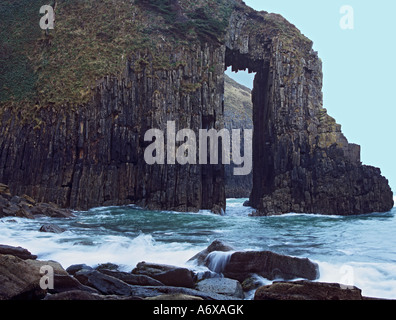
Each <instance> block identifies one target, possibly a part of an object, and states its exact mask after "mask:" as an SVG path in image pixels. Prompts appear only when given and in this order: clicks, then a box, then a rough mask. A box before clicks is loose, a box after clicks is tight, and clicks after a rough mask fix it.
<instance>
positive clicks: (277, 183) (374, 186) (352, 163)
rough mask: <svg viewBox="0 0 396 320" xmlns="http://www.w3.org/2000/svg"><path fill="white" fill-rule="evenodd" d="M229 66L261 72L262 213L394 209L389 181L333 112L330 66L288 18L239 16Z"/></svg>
mask: <svg viewBox="0 0 396 320" xmlns="http://www.w3.org/2000/svg"><path fill="white" fill-rule="evenodd" d="M226 46H227V52H226V65H227V66H232V68H233V69H234V70H241V69H249V71H254V72H257V75H256V77H255V81H254V89H253V94H252V95H253V98H252V99H253V123H254V137H253V144H254V145H253V166H254V168H253V190H252V193H251V196H250V204H251V205H252V206H253V207H255V208H257V212H256V214H258V215H274V214H282V213H288V212H296V213H322V214H336V215H349V214H363V213H369V212H377V211H389V210H390V209H391V208H392V207H393V199H392V191H391V189H390V187H389V185H388V181H387V180H386V179H385V178H384V177H383V176H381V172H380V170H379V169H377V168H373V167H369V166H364V165H362V163H361V162H360V146H358V145H354V144H350V143H348V141H347V139H346V138H345V136H344V135H343V134H342V132H341V126H340V125H338V124H337V123H336V121H335V120H334V119H333V118H332V117H330V116H329V115H328V114H327V110H326V109H325V108H323V98H322V63H321V60H320V59H319V58H318V55H317V53H316V52H314V51H313V50H312V42H311V41H310V40H308V39H307V38H305V37H304V36H303V35H301V33H300V32H299V31H298V30H297V29H296V28H295V27H294V26H293V25H291V24H290V23H289V22H287V21H286V20H285V19H284V18H282V17H281V16H279V15H275V14H268V13H265V12H261V13H257V12H254V11H249V10H248V9H246V8H244V9H242V8H240V10H238V9H237V10H235V11H234V13H233V15H232V17H231V21H230V28H229V33H228V37H227V40H226Z"/></svg>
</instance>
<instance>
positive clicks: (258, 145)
mask: <svg viewBox="0 0 396 320" xmlns="http://www.w3.org/2000/svg"><path fill="white" fill-rule="evenodd" d="M225 62H226V68H227V72H226V75H227V74H229V72H230V71H233V72H241V71H246V70H247V72H249V74H254V80H253V84H252V90H251V116H252V120H251V122H250V125H251V127H252V128H253V146H252V149H253V170H252V173H251V175H250V176H249V177H245V178H239V177H230V174H229V172H228V171H227V168H226V195H227V197H229V196H230V195H233V194H232V190H229V192H228V194H227V189H230V185H231V186H233V185H237V184H238V183H239V185H240V186H241V187H242V188H245V193H243V192H240V195H244V196H246V197H249V198H250V204H251V205H254V204H255V200H256V199H260V198H261V197H262V196H263V195H264V194H265V193H269V192H270V190H271V187H273V179H274V176H273V172H274V170H273V168H272V167H271V164H273V161H272V159H271V156H272V155H271V154H272V151H271V145H272V143H271V139H272V138H273V135H274V133H273V132H271V129H270V127H269V122H270V121H269V120H270V117H271V112H270V110H271V108H270V106H269V95H270V89H271V83H270V77H269V72H270V66H269V62H266V61H265V60H258V61H255V60H253V59H251V58H250V57H248V55H245V54H241V53H240V51H237V50H231V49H229V48H227V49H226V60H225ZM226 80H227V78H226ZM225 93H226V91H225ZM226 110H227V107H225V115H226ZM225 118H227V117H226V116H225ZM230 181H231V182H232V183H230ZM247 186H248V189H249V191H248V192H246V187H247ZM236 195H238V194H236Z"/></svg>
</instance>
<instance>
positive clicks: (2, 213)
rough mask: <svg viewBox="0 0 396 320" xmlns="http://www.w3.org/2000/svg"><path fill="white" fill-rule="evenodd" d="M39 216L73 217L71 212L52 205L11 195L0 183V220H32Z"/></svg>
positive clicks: (24, 196)
mask: <svg viewBox="0 0 396 320" xmlns="http://www.w3.org/2000/svg"><path fill="white" fill-rule="evenodd" d="M39 216H47V217H52V218H70V217H73V213H72V211H71V210H69V209H64V208H60V207H59V206H57V205H56V204H54V203H41V202H37V201H35V200H34V199H32V198H31V197H29V196H28V195H22V196H17V195H12V194H11V192H10V188H9V187H8V186H7V185H5V184H3V183H0V218H3V217H19V218H28V219H34V218H36V217H39Z"/></svg>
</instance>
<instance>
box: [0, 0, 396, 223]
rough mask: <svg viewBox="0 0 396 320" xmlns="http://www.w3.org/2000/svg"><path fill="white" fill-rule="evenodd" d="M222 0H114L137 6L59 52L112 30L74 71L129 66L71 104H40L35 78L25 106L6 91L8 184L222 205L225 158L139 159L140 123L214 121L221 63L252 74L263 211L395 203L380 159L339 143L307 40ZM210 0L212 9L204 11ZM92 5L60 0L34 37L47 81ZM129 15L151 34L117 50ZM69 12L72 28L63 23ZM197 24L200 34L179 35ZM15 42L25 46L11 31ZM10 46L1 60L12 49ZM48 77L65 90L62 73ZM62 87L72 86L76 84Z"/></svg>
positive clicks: (61, 200)
mask: <svg viewBox="0 0 396 320" xmlns="http://www.w3.org/2000/svg"><path fill="white" fill-rule="evenodd" d="M90 3H91V4H92V5H93V6H99V7H98V8H100V6H101V4H99V3H97V2H94V1H88V2H87V3H86V5H85V6H84V7H82V8H81V10H87V8H88V7H89V5H90ZM230 3H231V2H228V1H220V0H218V1H216V2H215V3H210V4H209V3H206V2H205V1H197V2H196V3H195V4H194V5H192V4H191V3H190V2H189V1H182V0H172V1H166V2H161V1H151V0H150V1H149V0H139V1H135V2H133V3H131V2H129V1H120V3H119V5H120V8H121V4H122V5H123V6H126V8H128V10H121V11H119V12H117V13H116V14H115V15H116V16H120V15H122V14H125V13H127V14H129V13H130V12H131V13H133V17H128V19H124V20H123V22H124V23H123V24H120V25H119V26H117V28H110V29H109V28H107V25H105V23H103V30H97V31H96V30H95V33H94V39H95V40H94V41H93V42H92V43H85V44H83V45H84V46H85V49H86V50H85V51H84V50H81V52H80V53H79V55H78V56H76V57H75V60H73V61H72V62H70V61H67V66H68V67H69V68H73V65H72V63H76V65H75V67H76V68H77V67H78V68H80V67H81V66H80V65H78V63H79V61H80V60H79V59H80V58H81V57H82V56H84V54H85V52H89V48H90V46H91V45H94V44H95V43H96V42H95V41H104V43H103V45H102V47H105V48H109V49H108V50H113V49H112V48H113V47H112V46H110V43H111V41H110V40H111V39H112V37H113V38H114V39H117V41H118V42H117V43H119V46H118V47H117V46H115V47H114V50H115V52H114V53H113V52H111V53H112V54H108V52H106V51H104V52H102V55H106V54H108V58H107V59H108V60H105V61H104V62H103V61H100V59H101V58H102V57H101V56H98V57H91V56H86V55H85V56H84V59H86V60H84V61H88V63H86V62H85V63H86V65H84V67H85V68H83V71H84V70H86V69H88V70H89V68H90V66H91V65H96V64H99V63H102V64H103V65H106V63H107V62H108V63H112V62H113V60H117V61H118V63H121V62H122V63H123V65H124V67H123V71H122V72H120V73H118V74H116V75H106V74H103V75H102V76H101V78H99V79H96V84H95V85H92V86H91V87H83V88H82V89H81V92H80V94H81V96H82V97H86V96H88V97H90V98H89V99H87V100H86V101H85V102H84V103H79V104H73V103H72V102H69V101H71V100H69V99H68V97H64V99H65V102H64V103H63V104H62V103H61V102H59V101H60V100H62V97H55V98H53V99H52V100H51V101H53V102H49V103H46V104H45V106H43V105H42V103H43V104H44V102H43V101H46V100H45V99H44V100H43V93H42V92H44V91H40V90H38V92H37V101H36V100H34V99H32V100H31V104H30V106H29V108H30V109H29V110H28V111H27V110H26V108H25V110H23V108H22V107H21V108H22V109H21V108H19V109H18V110H17V111H15V110H13V108H12V106H15V103H14V104H11V107H10V104H8V103H7V101H6V102H5V103H4V99H3V100H1V99H0V103H2V104H1V109H0V111H1V112H0V115H1V127H0V145H1V149H0V182H2V183H6V184H8V185H9V186H10V189H11V192H12V193H13V194H27V195H28V196H31V197H33V198H34V199H35V200H37V201H39V202H54V203H56V204H58V205H60V206H63V207H70V208H74V209H88V208H91V207H94V206H100V205H122V204H129V203H137V204H140V205H143V206H146V207H148V208H150V209H168V210H178V211H191V210H193V211H196V210H199V209H211V210H213V211H214V212H221V210H222V209H224V208H225V188H224V185H225V182H224V167H223V165H221V164H219V165H198V164H197V165H195V164H189V165H179V164H169V163H168V164H166V165H148V164H147V163H146V162H145V160H144V151H145V148H146V147H147V146H148V145H149V144H150V143H151V142H147V141H145V139H144V135H145V133H146V132H147V130H149V129H161V130H163V131H164V132H165V133H166V125H167V122H168V121H175V122H176V131H177V130H180V129H184V128H189V129H193V130H194V131H195V132H197V131H198V130H199V129H211V128H214V129H216V130H220V129H222V128H223V127H224V105H223V95H224V70H225V68H226V67H227V66H232V68H233V69H235V70H241V69H249V70H250V71H254V72H257V75H256V78H255V83H254V90H253V124H254V137H253V189H252V193H251V196H250V200H251V204H252V205H253V206H254V207H255V208H257V209H258V211H257V212H258V214H263V215H267V214H281V213H285V212H291V211H292V212H315V213H329V214H359V213H366V212H372V211H387V210H390V208H391V207H392V205H393V199H392V192H391V190H390V188H389V186H388V183H387V180H386V179H385V178H384V177H382V176H381V174H380V171H379V169H376V168H372V167H366V166H363V165H362V164H361V163H360V159H359V151H360V149H359V147H358V146H356V145H353V144H349V143H348V141H347V140H346V138H345V137H344V136H343V134H342V133H341V128H340V126H339V125H338V124H336V122H335V121H334V119H332V118H331V117H330V116H328V115H327V112H326V110H325V109H324V108H323V106H322V92H321V88H322V71H321V70H322V69H321V61H320V59H319V58H318V56H317V54H316V53H315V52H314V51H312V43H311V41H309V40H308V39H306V38H305V37H304V36H302V35H301V33H300V32H299V31H298V30H297V29H296V28H295V27H294V26H293V25H291V24H290V23H288V22H287V21H286V20H285V19H283V18H282V17H280V16H279V15H274V14H268V13H266V12H256V11H254V10H252V9H250V8H249V7H247V6H246V5H244V3H243V2H241V1H235V3H233V7H230ZM213 5H218V6H219V8H220V9H221V10H220V9H219V10H213V9H211V8H212V7H213ZM26 8H28V7H26ZM95 8H96V7H95ZM98 8H96V9H93V10H89V11H88V12H87V17H86V22H87V23H81V21H80V22H78V21H79V20H78V19H76V20H73V19H69V18H70V16H72V15H73V14H76V12H78V11H72V10H71V9H70V8H69V7H68V4H67V3H60V4H59V5H58V7H57V22H58V24H57V28H56V29H55V30H56V31H55V36H52V37H47V36H46V35H41V37H45V38H44V40H43V38H38V39H36V40H37V41H36V42H37V46H36V47H38V48H39V50H41V49H43V50H44V49H45V50H47V51H46V52H47V53H48V55H47V57H48V59H47V60H46V59H44V58H43V57H44V56H45V55H44V54H42V53H41V54H38V55H37V56H38V57H39V58H37V59H39V62H40V63H41V64H40V65H39V66H40V67H37V66H36V65H34V66H32V68H31V69H33V70H35V71H34V72H33V71H32V73H33V75H32V78H36V77H37V78H38V79H40V80H41V81H42V82H43V81H46V79H47V78H48V77H46V76H45V73H44V72H45V70H46V69H48V68H50V67H51V66H52V67H54V66H55V67H54V68H55V70H57V71H55V72H54V74H52V75H51V77H52V78H51V77H50V80H51V81H50V82H48V83H49V85H50V84H51V83H52V81H55V80H58V78H57V77H58V75H59V79H60V74H63V73H62V72H63V71H64V70H63V69H61V68H62V63H66V62H65V61H63V62H59V61H52V60H51V57H52V56H56V55H58V54H59V52H62V50H58V51H55V50H52V49H51V48H52V46H55V44H56V41H57V37H62V36H65V35H66V36H67V35H69V34H73V35H74V37H72V38H67V37H66V38H67V39H70V41H74V40H73V39H75V38H78V39H85V38H84V37H79V36H77V35H78V34H80V33H84V34H88V35H89V33H88V31H86V30H87V29H88V27H87V25H89V23H91V24H92V23H94V22H95V21H96V20H98V21H100V20H99V19H95V16H92V12H95V14H97V15H99V9H98ZM122 8H123V7H122ZM230 8H231V10H230ZM27 10H28V9H27ZM114 10H116V9H114ZM144 10H146V11H144ZM105 11H106V10H105ZM106 12H107V11H106ZM153 12H154V13H153ZM106 14H107V13H106ZM216 15H217V16H216ZM221 15H222V16H221ZM98 17H99V16H98ZM147 17H148V18H147ZM11 18H12V19H14V17H13V16H12V15H11ZM149 18H150V19H156V20H155V21H156V22H158V21H160V22H161V25H157V24H156V23H152V21H150V19H149ZM145 19H146V20H145ZM216 19H218V20H216ZM224 19H227V20H229V27H228V30H227V33H226V35H225V36H223V35H221V34H219V35H218V36H217V34H216V32H218V33H221V32H220V31H221V30H222V25H223V23H222V22H221V21H223V20H224ZM14 20H15V19H14ZM6 21H7V20H6ZM12 21H13V20H12ZM84 21H85V20H84ZM131 21H132V22H133V23H135V24H136V25H134V26H133V28H134V29H133V31H134V32H136V34H137V35H139V36H140V37H141V38H140V39H139V41H141V42H142V43H143V42H144V41H145V43H149V42H150V41H151V44H150V45H151V47H148V46H139V43H140V42H136V43H135V47H132V46H130V47H127V46H126V47H125V50H127V49H128V48H129V49H128V50H130V51H129V52H125V51H123V52H118V51H117V50H118V48H119V47H122V45H123V44H124V43H127V42H128V41H129V38H130V37H129V38H128V35H129V33H128V32H125V34H122V33H121V36H119V35H120V30H121V31H122V30H123V29H122V28H128V26H129V24H128V23H132V22H131ZM140 21H141V23H140ZM164 21H165V22H164ZM33 22H34V23H35V24H37V21H33ZM66 23H69V24H70V28H73V27H75V30H74V29H72V30H70V29H68V28H65V25H66ZM139 23H140V25H139ZM75 24H77V26H76V25H75ZM5 25H7V26H8V24H7V23H5ZM174 25H178V26H179V27H180V28H179V29H177V28H175V27H174ZM155 26H157V27H155ZM99 27H102V26H101V25H100V26H99ZM62 28H63V29H62ZM182 28H184V29H182ZM109 30H111V31H109ZM139 30H143V31H144V32H142V31H139ZM183 30H184V31H183ZM194 30H195V31H194ZM62 32H64V34H62ZM117 32H118V33H117ZM139 32H140V33H139ZM194 32H197V34H199V37H197V38H196V39H191V36H190V38H188V36H189V34H190V35H191V34H192V33H194ZM113 33H115V35H114V34H113ZM117 35H118V36H119V37H118V38H117ZM136 37H137V36H136ZM145 37H146V38H147V37H150V39H149V40H147V39H145ZM183 37H187V40H186V38H183ZM132 38H133V37H132ZM29 39H30V38H29ZM32 39H33V38H32ZM106 39H110V40H106ZM18 41H19V40H18ZM106 41H110V42H108V44H106ZM32 42H34V41H33V40H32V41H31V42H29V44H30V43H32ZM16 44H17V45H18V46H19V47H20V41H19V42H16ZM29 44H28V43H26V45H29ZM80 45H81V44H80ZM19 47H18V48H19ZM147 48H151V49H147ZM6 49H7V47H5V49H4V50H3V51H4V52H3V51H2V52H3V53H4V54H3V55H2V56H0V58H1V59H3V56H7V54H8V53H7V52H8V51H7V50H8V49H7V50H6ZM22 49H23V48H22ZM36 49H37V48H36ZM72 49H74V48H72ZM72 49H70V50H72ZM13 50H17V49H13ZM51 50H52V51H51ZM22 52H26V49H25V51H24V50H22ZM69 53H70V56H72V55H73V54H74V53H75V52H69ZM51 54H52V56H51ZM32 56H33V58H31V59H33V60H34V59H35V58H34V57H35V55H34V54H33V53H32ZM126 57H128V58H126ZM81 59H82V58H81ZM98 60H99V62H98ZM106 61H107V62H106ZM27 63H28V62H27ZM51 63H52V65H51ZM9 67H10V68H11V67H12V65H10V66H9ZM34 68H35V69H34ZM22 69H23V70H25V69H26V68H25V69H24V68H22ZM7 70H8V69H7ZM7 70H6V71H7ZM26 70H27V71H26ZM26 70H25V71H26V72H28V71H29V70H30V69H29V68H27V69H26ZM25 71H24V72H25ZM94 71H95V70H93V71H92V70H91V72H94ZM7 72H8V71H7ZM43 74H44V76H43ZM40 77H41V78H40ZM25 78H26V77H25ZM29 79H30V78H29ZM29 79H28V80H29ZM55 83H57V85H58V86H60V85H64V86H71V88H74V87H73V86H72V85H70V83H72V84H73V82H72V81H69V79H63V78H62V79H61V80H60V81H55ZM59 83H60V84H59ZM36 86H40V83H39V82H36ZM32 87H33V88H34V86H29V88H32ZM7 90H10V88H8V89H7ZM11 91H12V88H11ZM14 91H15V90H14ZM65 92H67V90H66V91H65ZM71 92H72V93H73V95H75V96H77V97H78V96H79V92H76V90H74V91H71ZM87 92H88V94H87ZM50 93H51V92H49V93H48V94H50ZM40 99H41V100H40ZM74 99H75V100H73V101H78V99H77V98H74ZM83 100H84V99H82V100H81V101H83ZM40 101H41V102H40ZM25 105H26V101H25ZM30 110H34V111H30ZM22 114H25V116H24V120H23V121H21V120H20V118H21V115H22ZM26 114H28V116H26ZM30 114H31V116H29V115H30ZM22 118H23V117H22ZM165 143H167V142H166V141H165ZM166 146H167V144H166Z"/></svg>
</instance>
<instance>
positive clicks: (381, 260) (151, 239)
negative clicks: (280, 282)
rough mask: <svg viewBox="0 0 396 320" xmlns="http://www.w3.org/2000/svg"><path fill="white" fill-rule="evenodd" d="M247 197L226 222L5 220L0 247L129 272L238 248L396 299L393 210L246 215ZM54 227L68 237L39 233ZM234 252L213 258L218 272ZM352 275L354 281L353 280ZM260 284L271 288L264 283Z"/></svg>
mask: <svg viewBox="0 0 396 320" xmlns="http://www.w3.org/2000/svg"><path fill="white" fill-rule="evenodd" d="M245 200H246V199H229V200H228V201H227V208H228V209H227V212H226V215H225V216H218V215H213V214H210V213H208V212H207V211H204V212H201V213H175V212H161V211H147V210H144V209H142V208H138V207H136V206H126V207H101V208H95V209H92V210H89V211H87V212H77V213H76V216H75V217H74V218H71V219H51V218H45V217H43V218H38V219H35V220H29V219H22V218H2V219H0V244H6V245H12V246H21V247H24V248H26V249H28V250H29V251H30V252H32V253H33V254H36V255H38V258H39V259H40V260H55V261H58V262H59V263H61V264H62V266H63V267H64V268H67V267H68V266H70V265H72V264H80V263H85V264H87V265H90V266H96V265H98V264H101V263H107V262H111V263H115V264H118V265H120V266H121V269H122V270H123V271H131V270H132V269H133V268H134V267H135V266H136V264H137V263H139V262H142V261H146V262H153V263H161V264H171V265H178V266H186V267H189V268H193V269H195V270H197V269H199V268H198V266H195V265H192V264H191V263H187V261H188V260H189V259H190V258H191V257H193V256H194V255H195V254H197V253H198V252H200V251H201V250H203V249H205V248H206V247H207V246H208V245H209V244H211V243H212V242H213V241H214V240H222V241H224V242H226V243H228V244H229V245H231V246H232V247H234V248H235V250H238V251H240V250H270V251H273V252H276V253H279V254H284V255H288V256H295V257H301V258H309V259H311V260H312V261H315V262H317V263H318V264H319V266H320V274H321V275H320V278H319V279H318V281H324V282H338V283H343V284H345V285H355V286H357V287H359V288H360V289H362V291H363V294H364V295H365V296H371V297H379V298H392V299H396V267H395V266H394V261H396V248H395V246H394V239H395V236H394V230H395V229H396V209H393V210H392V211H391V212H388V213H381V214H371V215H363V216H357V217H333V216H322V215H306V214H298V215H296V214H289V215H284V216H274V217H254V218H252V217H249V216H248V214H249V213H250V211H251V210H252V209H251V208H249V207H244V206H243V203H244V201H245ZM46 223H53V224H55V225H58V226H60V227H62V228H64V229H66V230H67V231H66V232H64V233H61V234H52V233H42V232H39V229H40V227H41V225H43V224H46ZM229 256H230V253H213V254H212V255H210V258H209V259H210V268H212V269H213V270H217V271H219V272H221V270H224V266H225V264H226V263H227V261H228V260H227V259H229ZM351 275H352V276H351ZM262 283H263V284H264V283H265V284H269V283H271V282H270V281H268V280H265V279H262Z"/></svg>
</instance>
